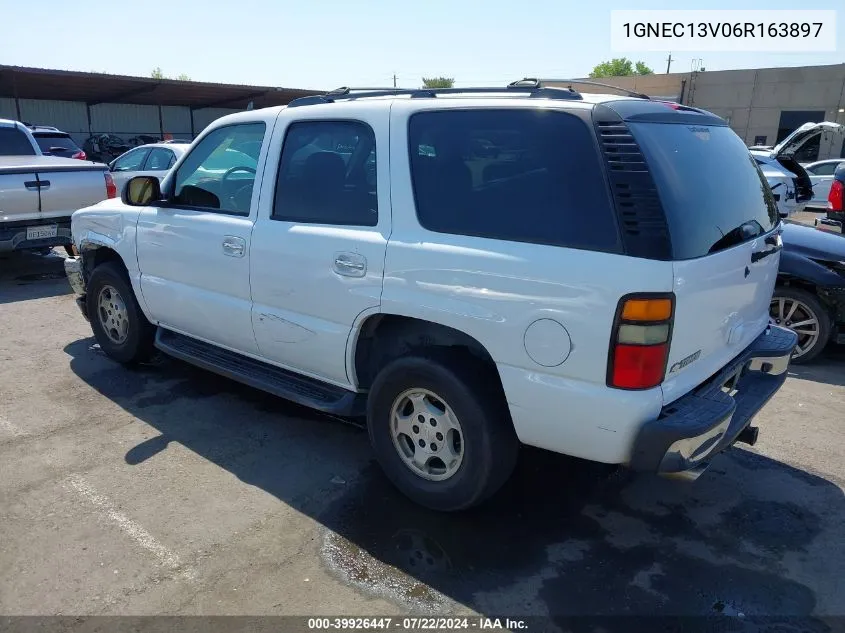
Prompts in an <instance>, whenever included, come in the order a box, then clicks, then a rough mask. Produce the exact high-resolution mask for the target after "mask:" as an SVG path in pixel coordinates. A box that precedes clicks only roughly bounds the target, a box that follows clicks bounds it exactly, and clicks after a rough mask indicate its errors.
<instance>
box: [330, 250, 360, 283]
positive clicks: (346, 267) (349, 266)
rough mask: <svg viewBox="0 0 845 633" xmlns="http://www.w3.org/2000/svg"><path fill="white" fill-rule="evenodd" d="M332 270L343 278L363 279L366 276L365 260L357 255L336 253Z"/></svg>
mask: <svg viewBox="0 0 845 633" xmlns="http://www.w3.org/2000/svg"><path fill="white" fill-rule="evenodd" d="M332 270H333V271H334V272H336V273H337V274H338V275H343V276H344V277H363V276H364V275H366V274H367V259H366V258H365V257H364V256H363V255H360V254H358V253H337V254H336V255H335V258H334V263H333V264H332Z"/></svg>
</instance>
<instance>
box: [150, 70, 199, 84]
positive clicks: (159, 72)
mask: <svg viewBox="0 0 845 633" xmlns="http://www.w3.org/2000/svg"><path fill="white" fill-rule="evenodd" d="M150 77H152V78H153V79H172V77H166V76H165V74H164V73H163V72H162V70H161V67H160V66H156V67H155V68H153V70H152V72H151V73H150ZM176 79H178V80H179V81H190V80H191V78H190V77H188V75H186V74H185V73H182V74H181V75H179V76H178V77H176Z"/></svg>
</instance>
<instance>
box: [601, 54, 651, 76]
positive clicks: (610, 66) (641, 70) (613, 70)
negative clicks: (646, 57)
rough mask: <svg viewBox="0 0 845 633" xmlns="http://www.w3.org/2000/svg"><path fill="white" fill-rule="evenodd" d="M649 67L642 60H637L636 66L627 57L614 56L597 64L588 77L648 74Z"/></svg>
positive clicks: (649, 71) (649, 72)
mask: <svg viewBox="0 0 845 633" xmlns="http://www.w3.org/2000/svg"><path fill="white" fill-rule="evenodd" d="M652 72H653V71H652V70H651V68H649V67H648V66H646V65H645V64H644V63H643V62H637V64H636V67H635V66H634V62H632V61H631V60H630V59H628V58H627V57H615V58H613V59H611V60H610V61H609V62H602V63H601V64H598V65H597V66H596V67H595V68H593V71H592V72H591V73H590V77H593V78H595V77H628V76H630V75H650V74H652Z"/></svg>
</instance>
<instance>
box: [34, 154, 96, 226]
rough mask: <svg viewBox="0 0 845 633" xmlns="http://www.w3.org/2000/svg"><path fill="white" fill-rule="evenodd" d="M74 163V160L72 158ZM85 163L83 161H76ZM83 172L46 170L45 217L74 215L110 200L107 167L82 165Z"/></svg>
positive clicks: (43, 188) (43, 176)
mask: <svg viewBox="0 0 845 633" xmlns="http://www.w3.org/2000/svg"><path fill="white" fill-rule="evenodd" d="M68 160H71V159H68ZM76 162H81V161H76ZM81 166H82V167H83V169H80V170H70V169H67V170H65V169H62V170H42V171H40V172H39V174H38V179H39V181H40V182H41V217H42V218H55V217H64V216H69V215H71V214H72V213H73V212H74V211H76V210H77V209H82V208H84V207H89V206H91V205H92V204H96V203H98V202H100V201H102V200H105V199H106V197H107V194H106V181H105V177H104V174H105V172H106V166H105V165H92V164H90V163H89V164H88V165H85V163H83V164H82V165H81Z"/></svg>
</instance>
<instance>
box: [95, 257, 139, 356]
mask: <svg viewBox="0 0 845 633" xmlns="http://www.w3.org/2000/svg"><path fill="white" fill-rule="evenodd" d="M86 302H87V310H88V316H89V318H90V320H91V329H92V330H93V331H94V338H96V339H97V343H99V344H100V348H101V349H102V350H103V351H104V352H105V353H106V355H107V356H109V357H110V358H112V359H114V360H116V361H117V362H119V363H123V364H126V365H132V364H135V363H139V362H142V361H145V360H149V358H150V357H151V356H152V354H153V350H154V347H153V341H154V338H155V326H153V325H152V324H151V323H150V322H149V321H147V318H146V317H145V316H144V313H143V312H141V308H140V307H139V306H138V301H137V300H136V299H135V293H134V292H133V291H132V285H131V284H130V282H129V278H128V276H127V274H126V271H125V270H124V269H123V267H121V266H120V265H119V264H117V263H115V262H105V263H104V264H100V265H99V266H97V267H96V268H95V269H94V272H92V273H91V279H89V281H88V288H87V294H86Z"/></svg>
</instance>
